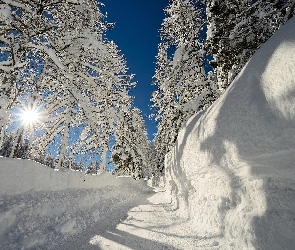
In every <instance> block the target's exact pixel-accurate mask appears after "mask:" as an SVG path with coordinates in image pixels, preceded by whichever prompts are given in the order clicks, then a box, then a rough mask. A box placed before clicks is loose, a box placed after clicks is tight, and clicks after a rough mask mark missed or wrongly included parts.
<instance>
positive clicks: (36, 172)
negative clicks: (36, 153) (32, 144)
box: [0, 157, 133, 195]
mask: <svg viewBox="0 0 295 250" xmlns="http://www.w3.org/2000/svg"><path fill="white" fill-rule="evenodd" d="M0 174H1V184H0V186H1V189H0V195H14V194H20V193H25V192H28V191H59V190H65V189H71V188H79V189H81V188H88V189H89V188H101V187H104V186H108V185H112V186H119V185H122V183H123V181H122V180H121V179H114V177H113V176H111V175H110V174H103V176H101V177H100V178H98V176H97V175H85V174H83V173H81V172H79V171H71V170H68V169H61V170H59V171H56V170H53V169H51V168H48V167H44V166H43V165H41V164H39V163H37V162H34V161H31V160H23V159H10V158H3V157H0ZM126 181H127V182H130V183H133V180H132V179H131V178H130V179H129V180H125V181H124V183H126Z"/></svg>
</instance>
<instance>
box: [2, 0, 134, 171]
mask: <svg viewBox="0 0 295 250" xmlns="http://www.w3.org/2000/svg"><path fill="white" fill-rule="evenodd" d="M100 7H102V4H98V3H97V1H95V0H86V1H83V0H77V1H54V0H48V1H2V2H1V13H2V15H3V16H4V17H5V19H3V20H4V24H5V25H3V26H2V27H5V28H3V33H2V40H1V41H3V44H4V45H3V47H4V48H5V51H7V52H5V53H8V56H7V58H6V61H5V64H4V63H2V65H4V66H5V68H4V66H2V65H1V66H2V68H0V69H3V72H4V73H5V74H6V73H7V72H8V71H9V72H12V73H15V72H16V73H17V75H18V77H19V79H21V82H22V84H25V85H26V86H30V91H32V95H33V96H35V97H36V96H38V98H40V97H41V98H42V99H44V101H45V104H44V105H45V106H46V112H45V114H46V116H47V117H46V118H47V119H44V122H45V124H46V126H44V129H45V130H46V132H45V133H44V136H43V137H42V138H39V142H38V144H39V143H40V144H39V145H40V146H41V151H44V149H45V147H46V146H47V145H48V144H49V143H50V142H51V141H52V140H53V139H54V138H55V137H56V136H57V135H61V146H60V149H59V152H58V154H59V156H58V159H59V160H58V163H57V167H58V168H59V167H61V166H62V165H63V162H65V161H66V159H67V157H68V156H67V155H68V154H69V151H70V148H69V134H70V131H71V128H72V127H73V126H79V125H81V124H82V123H85V124H87V126H88V127H89V131H91V134H92V140H90V141H91V142H92V144H91V145H87V146H90V147H96V148H100V150H101V152H102V155H103V156H102V157H101V158H102V165H104V167H102V168H104V169H105V168H106V167H105V165H106V162H105V159H106V157H105V154H106V150H107V147H108V143H109V136H110V135H111V134H112V133H113V130H114V126H115V124H116V123H117V120H118V119H119V117H120V116H119V115H118V114H119V113H120V110H121V109H122V107H123V106H124V105H126V103H127V102H128V101H129V100H130V98H129V94H128V90H129V89H130V87H131V86H132V83H131V79H132V76H130V75H127V74H126V72H127V68H126V62H125V60H124V58H123V57H122V55H121V54H120V52H119V50H118V48H117V46H116V45H115V44H114V43H113V42H110V41H107V40H106V39H105V38H104V34H105V32H106V30H108V29H109V27H111V26H112V24H109V23H106V22H105V21H104V20H103V18H104V15H103V14H102V13H101V12H100V9H99V8H100ZM32 55H33V56H32ZM39 59H40V62H39V64H38V65H37V66H36V67H34V68H33V69H32V70H29V69H31V68H32V67H31V65H32V63H34V62H36V60H39ZM0 73H1V72H0ZM6 75H7V74H6ZM6 75H5V76H6ZM10 82H11V84H12V86H13V85H17V84H18V83H19V82H20V81H17V80H15V79H13V80H11V81H10ZM93 138H94V139H93ZM88 141H89V140H88ZM36 154H41V152H35V155H36ZM36 157H37V155H36Z"/></svg>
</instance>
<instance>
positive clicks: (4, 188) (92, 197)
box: [0, 158, 150, 250]
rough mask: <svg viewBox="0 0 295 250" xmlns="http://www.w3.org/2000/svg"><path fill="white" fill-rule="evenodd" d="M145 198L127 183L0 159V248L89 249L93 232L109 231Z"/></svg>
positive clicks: (136, 184)
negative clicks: (80, 245)
mask: <svg viewBox="0 0 295 250" xmlns="http://www.w3.org/2000/svg"><path fill="white" fill-rule="evenodd" d="M148 195H150V189H148V188H147V186H146V184H145V183H144V182H143V181H134V180H133V179H132V178H115V177H113V176H111V175H110V174H102V175H99V176H89V175H84V174H83V173H81V172H73V171H70V170H64V171H61V170H60V171H55V170H53V169H51V168H48V167H45V166H42V165H40V164H38V163H36V162H33V161H30V160H21V159H9V158H0V249H6V250H10V249H11V250H14V249H54V250H57V249H62V250H66V249H74V248H73V246H74V247H77V248H76V249H82V248H79V244H83V245H84V246H85V249H90V248H91V242H90V240H91V237H92V236H93V233H94V232H96V233H101V232H105V231H106V230H108V228H109V227H114V226H115V225H116V224H117V223H119V221H120V220H121V219H122V218H124V216H126V214H127V212H128V210H129V209H131V208H132V207H134V206H136V205H139V204H141V203H142V202H145V200H146V198H147V196H148ZM81 235H82V236H81ZM83 237H84V238H83ZM81 238H82V239H83V240H84V241H83V240H81ZM76 239H79V240H76ZM80 241H81V242H80Z"/></svg>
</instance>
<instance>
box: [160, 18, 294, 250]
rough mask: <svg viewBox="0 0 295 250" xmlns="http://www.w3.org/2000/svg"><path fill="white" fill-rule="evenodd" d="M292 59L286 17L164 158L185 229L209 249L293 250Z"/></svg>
mask: <svg viewBox="0 0 295 250" xmlns="http://www.w3.org/2000/svg"><path fill="white" fill-rule="evenodd" d="M294 59H295V18H292V19H291V20H290V21H289V22H288V23H287V24H285V25H284V26H283V27H281V28H280V29H279V30H278V31H277V32H276V33H275V34H274V35H273V37H271V38H270V39H269V41H267V42H266V43H265V44H264V45H263V46H262V47H261V48H260V49H259V50H258V51H257V52H256V53H255V55H254V56H253V57H252V58H251V60H250V61H249V62H248V63H247V65H246V66H245V67H244V69H243V70H242V72H241V73H240V74H239V76H238V77H237V78H236V80H235V81H234V82H233V84H232V85H231V86H230V87H229V88H228V89H227V91H226V92H225V94H224V95H223V96H222V97H221V98H220V99H219V100H217V101H216V102H215V103H214V104H213V105H212V106H211V107H210V108H209V109H207V110H206V111H203V112H202V113H199V114H197V115H195V116H193V117H192V118H191V119H190V120H189V121H188V122H187V123H186V125H185V126H184V128H183V129H182V130H181V131H180V133H179V136H178V139H177V142H176V145H175V147H174V150H173V151H172V152H171V153H170V154H168V155H166V158H165V159H166V162H165V164H166V183H167V185H166V188H167V191H166V193H167V194H168V195H170V194H172V204H173V205H174V207H175V209H177V211H178V213H179V216H180V217H181V218H182V219H183V220H185V221H186V223H185V224H183V228H186V230H187V231H188V232H190V234H191V235H193V236H194V237H196V238H199V239H201V240H203V241H204V242H206V241H207V243H208V244H209V245H210V246H211V247H212V248H214V249H268V250H271V249H273V250H277V249H290V250H291V249H294V246H295V70H294V69H295V61H294ZM201 249H204V248H202V247H201ZM206 249H207V248H206Z"/></svg>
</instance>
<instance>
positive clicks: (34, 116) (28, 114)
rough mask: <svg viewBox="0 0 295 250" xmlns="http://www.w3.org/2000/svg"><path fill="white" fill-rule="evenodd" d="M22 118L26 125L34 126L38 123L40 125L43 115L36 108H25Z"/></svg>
mask: <svg viewBox="0 0 295 250" xmlns="http://www.w3.org/2000/svg"><path fill="white" fill-rule="evenodd" d="M20 117H21V120H22V122H23V123H24V125H27V126H33V125H34V124H36V123H40V119H41V114H40V112H39V111H38V110H37V109H35V108H24V109H23V111H22V112H21V115H20Z"/></svg>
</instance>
